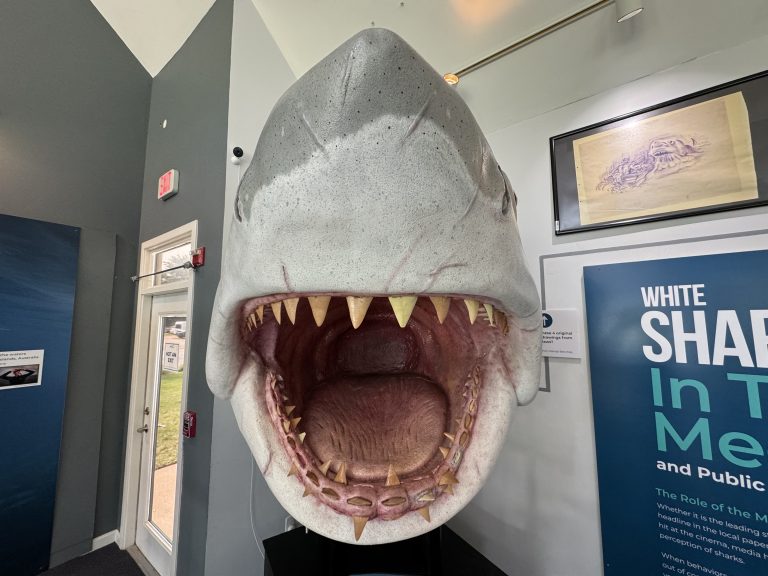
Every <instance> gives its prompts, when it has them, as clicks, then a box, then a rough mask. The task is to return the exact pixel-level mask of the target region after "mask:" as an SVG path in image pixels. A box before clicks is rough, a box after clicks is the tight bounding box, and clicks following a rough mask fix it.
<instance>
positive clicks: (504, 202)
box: [501, 188, 511, 216]
mask: <svg viewBox="0 0 768 576" xmlns="http://www.w3.org/2000/svg"><path fill="white" fill-rule="evenodd" d="M510 204H511V199H510V197H509V190H507V189H506V188H504V196H503V197H502V199H501V213H502V214H504V216H506V215H507V214H509V205H510Z"/></svg>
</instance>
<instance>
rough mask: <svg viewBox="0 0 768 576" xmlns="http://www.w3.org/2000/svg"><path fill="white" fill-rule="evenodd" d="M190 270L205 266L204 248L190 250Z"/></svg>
mask: <svg viewBox="0 0 768 576" xmlns="http://www.w3.org/2000/svg"><path fill="white" fill-rule="evenodd" d="M191 255H192V268H200V266H205V246H200V248H196V249H194V250H192V253H191Z"/></svg>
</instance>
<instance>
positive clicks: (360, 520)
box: [352, 516, 368, 542]
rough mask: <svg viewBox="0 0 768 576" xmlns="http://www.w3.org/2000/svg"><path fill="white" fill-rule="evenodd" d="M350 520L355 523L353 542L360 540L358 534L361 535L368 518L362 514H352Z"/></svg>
mask: <svg viewBox="0 0 768 576" xmlns="http://www.w3.org/2000/svg"><path fill="white" fill-rule="evenodd" d="M352 521H353V522H354V523H355V542H357V541H358V540H360V536H362V535H363V530H365V525H366V524H367V523H368V518H365V517H363V516H352Z"/></svg>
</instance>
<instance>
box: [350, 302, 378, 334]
mask: <svg viewBox="0 0 768 576" xmlns="http://www.w3.org/2000/svg"><path fill="white" fill-rule="evenodd" d="M372 301H373V298H372V297H369V296H347V307H348V308H349V317H350V319H351V320H352V327H353V328H359V327H360V324H362V323H363V320H365V314H366V312H368V307H369V306H370V305H371V302H372Z"/></svg>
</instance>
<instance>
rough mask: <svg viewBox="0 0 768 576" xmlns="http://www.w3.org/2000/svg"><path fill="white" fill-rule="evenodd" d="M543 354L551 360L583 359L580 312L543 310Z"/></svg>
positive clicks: (566, 309) (568, 309)
mask: <svg viewBox="0 0 768 576" xmlns="http://www.w3.org/2000/svg"><path fill="white" fill-rule="evenodd" d="M541 319H542V326H543V328H544V332H543V334H542V348H541V353H542V355H544V356H549V357H551V358H581V357H582V352H581V333H580V330H579V326H580V325H581V315H580V314H579V311H578V310H575V309H571V308H564V309H560V310H542V312H541Z"/></svg>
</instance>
